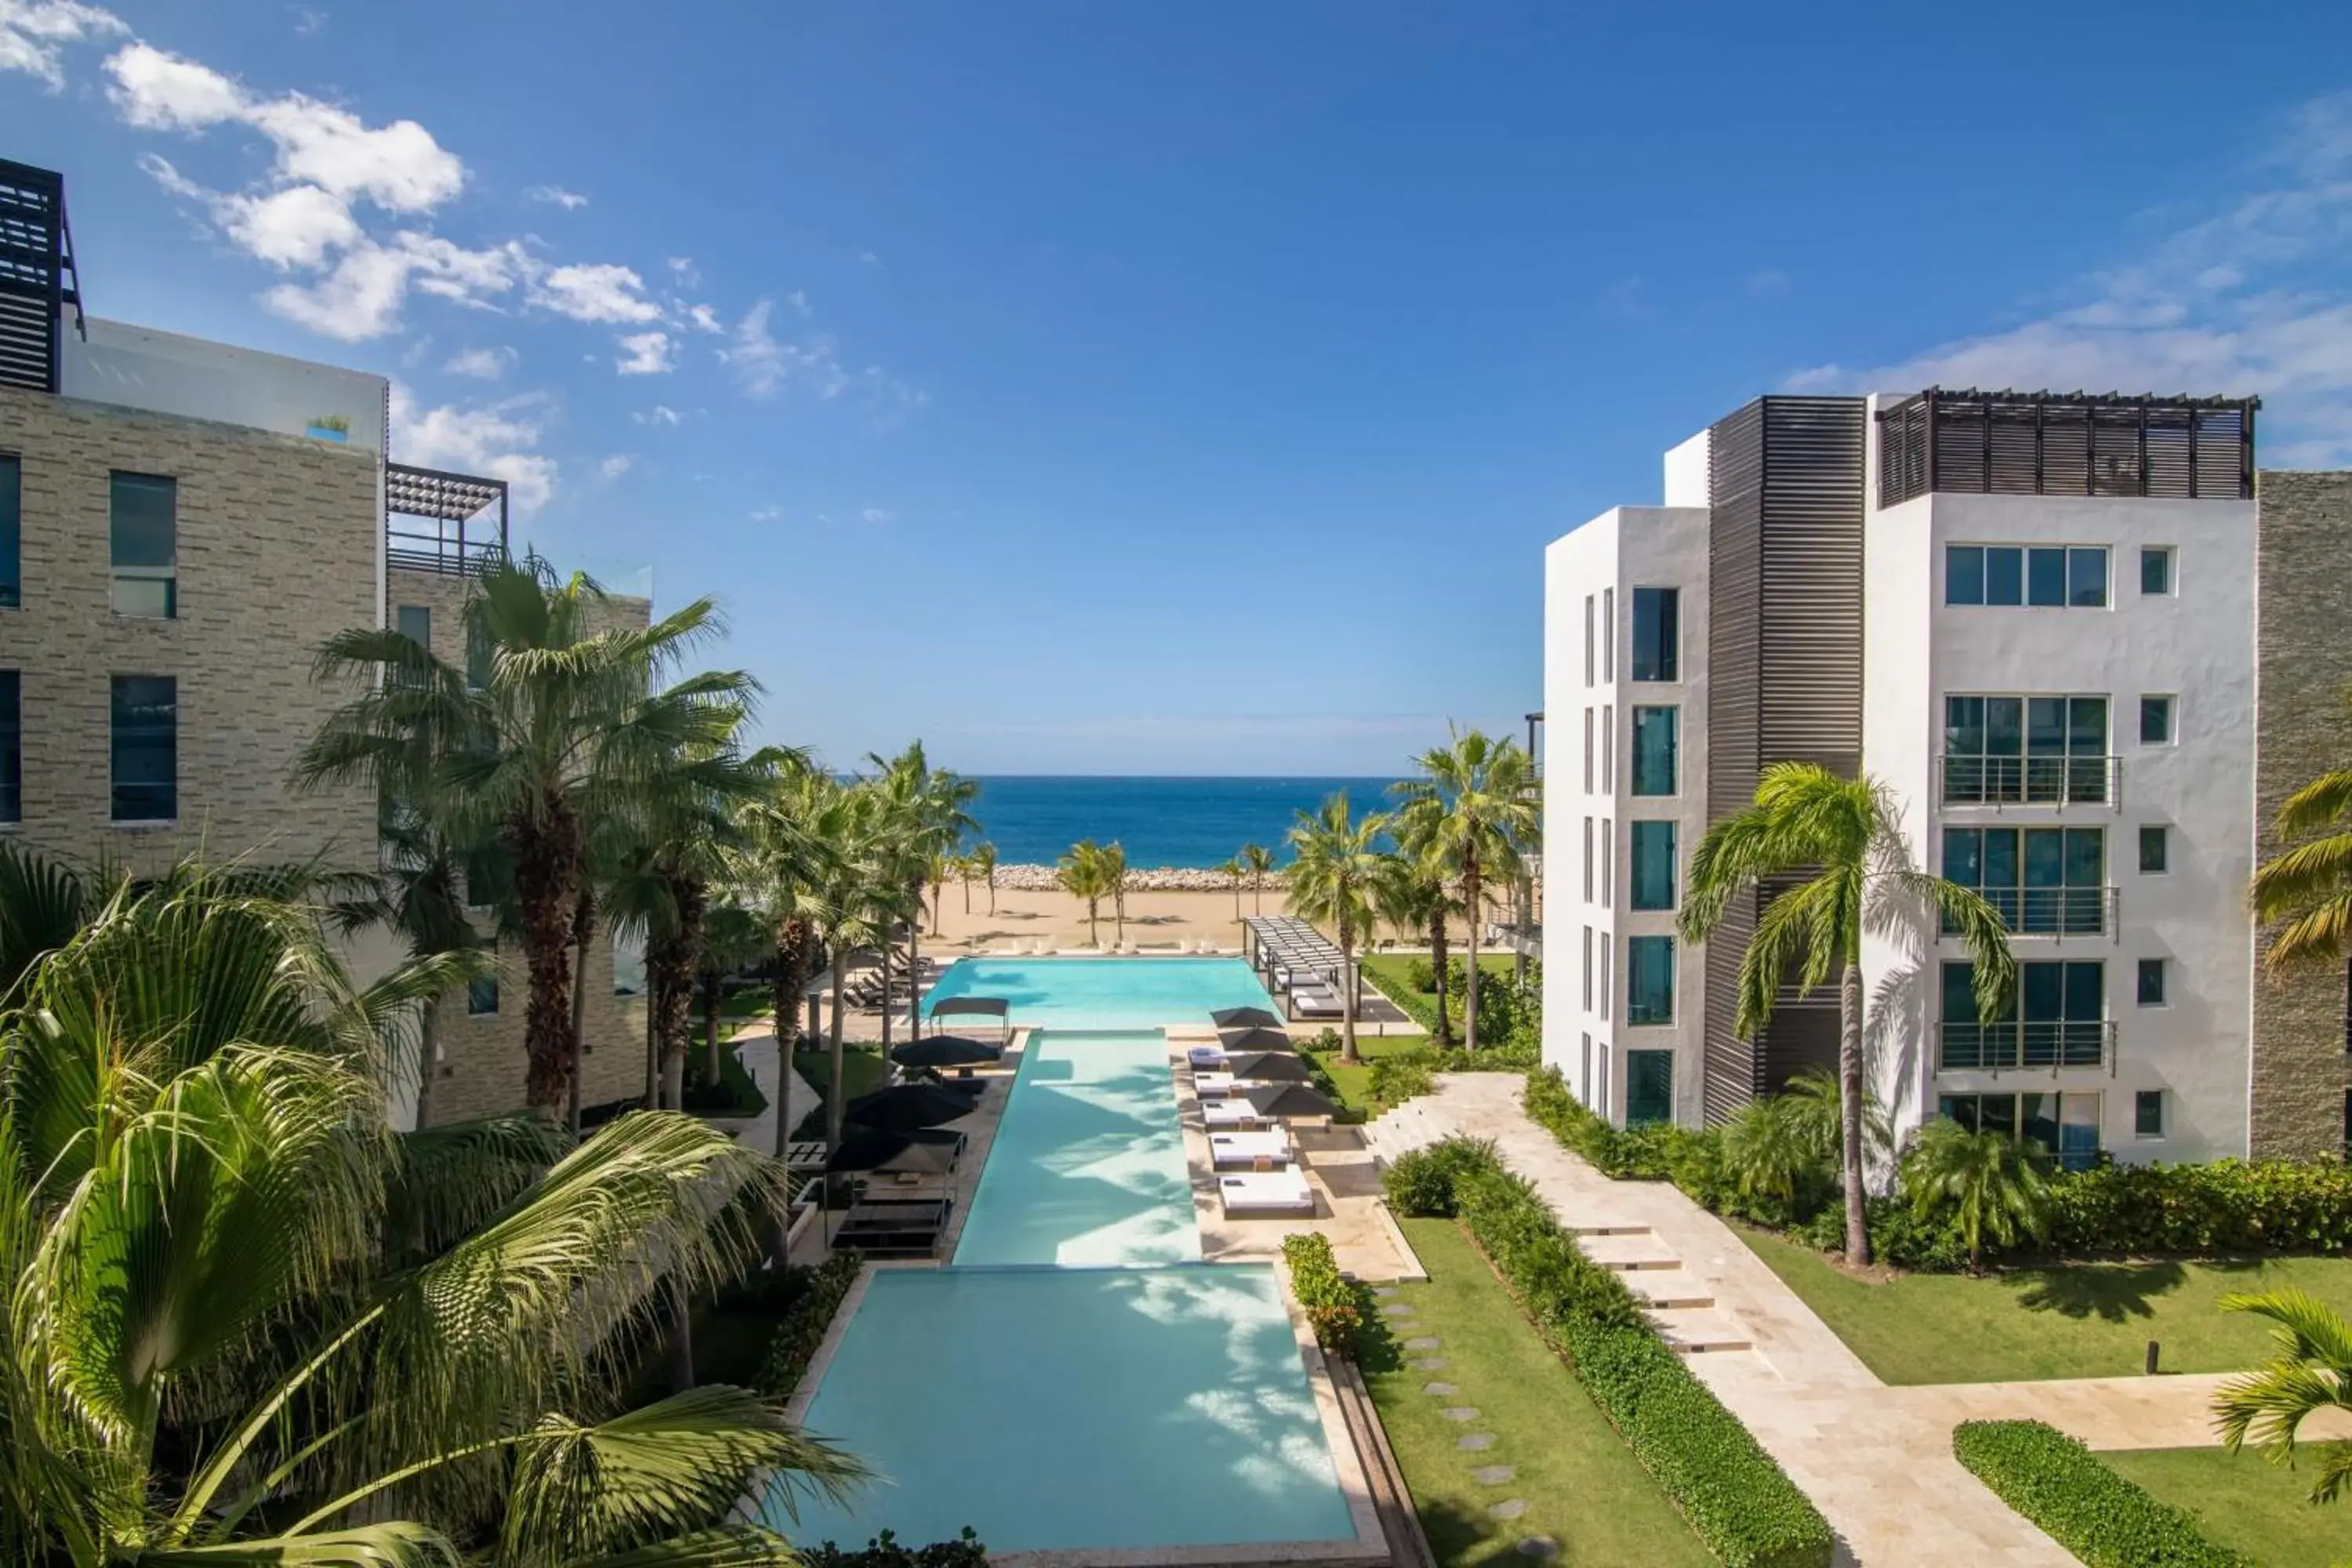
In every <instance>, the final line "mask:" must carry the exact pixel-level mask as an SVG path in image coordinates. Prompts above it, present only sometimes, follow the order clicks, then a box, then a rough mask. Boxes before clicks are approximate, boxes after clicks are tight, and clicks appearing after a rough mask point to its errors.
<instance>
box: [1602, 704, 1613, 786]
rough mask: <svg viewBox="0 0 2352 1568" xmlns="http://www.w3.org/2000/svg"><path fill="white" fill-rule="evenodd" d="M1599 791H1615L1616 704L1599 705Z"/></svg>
mask: <svg viewBox="0 0 2352 1568" xmlns="http://www.w3.org/2000/svg"><path fill="white" fill-rule="evenodd" d="M1616 793H1617V704H1615V703H1614V702H1604V703H1602V704H1601V794H1602V795H1614V794H1616Z"/></svg>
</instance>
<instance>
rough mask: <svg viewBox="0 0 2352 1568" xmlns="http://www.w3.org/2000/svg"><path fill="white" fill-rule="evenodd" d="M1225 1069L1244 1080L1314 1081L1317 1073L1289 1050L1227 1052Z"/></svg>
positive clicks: (1261, 1081) (1272, 1081) (1273, 1081)
mask: <svg viewBox="0 0 2352 1568" xmlns="http://www.w3.org/2000/svg"><path fill="white" fill-rule="evenodd" d="M1225 1070H1226V1071H1227V1072H1229V1073H1231V1074H1233V1075H1234V1078H1235V1079H1240V1080H1241V1081H1243V1082H1245V1083H1246V1082H1252V1081H1255V1082H1257V1083H1313V1082H1314V1081H1315V1074H1314V1072H1313V1070H1312V1069H1310V1068H1308V1067H1307V1064H1306V1063H1305V1062H1302V1061H1300V1060H1299V1059H1298V1058H1297V1057H1295V1056H1292V1055H1291V1054H1290V1053H1289V1052H1288V1051H1243V1052H1240V1053H1239V1054H1234V1053H1233V1052H1227V1053H1226V1055H1225Z"/></svg>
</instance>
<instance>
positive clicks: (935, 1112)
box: [844, 1083, 971, 1132]
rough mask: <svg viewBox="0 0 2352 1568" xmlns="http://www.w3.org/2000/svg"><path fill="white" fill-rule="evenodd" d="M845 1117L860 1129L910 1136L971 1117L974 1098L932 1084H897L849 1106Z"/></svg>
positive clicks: (862, 1095) (863, 1097)
mask: <svg viewBox="0 0 2352 1568" xmlns="http://www.w3.org/2000/svg"><path fill="white" fill-rule="evenodd" d="M844 1114H845V1117H846V1118H847V1119H848V1120H849V1121H855V1122H856V1123H857V1125H858V1126H860V1127H871V1128H874V1129H876V1130H877V1131H884V1132H908V1131H914V1130H916V1129H918V1128H923V1127H937V1126H940V1124H942V1123H944V1122H949V1121H955V1120H956V1119H957V1118H959V1117H963V1116H970V1115H971V1096H970V1095H968V1094H958V1093H957V1092H955V1090H953V1089H941V1088H940V1087H938V1086H937V1085H935V1084H928V1083H894V1084H892V1085H891V1086H890V1087H889V1088H888V1089H876V1090H875V1091H874V1092H873V1093H872V1094H861V1095H859V1096H858V1097H857V1098H856V1100H851V1101H850V1102H849V1104H848V1106H847V1107H846V1108H845V1111H844Z"/></svg>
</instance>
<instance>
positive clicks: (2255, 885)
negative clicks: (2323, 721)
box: [2247, 768, 2352, 974]
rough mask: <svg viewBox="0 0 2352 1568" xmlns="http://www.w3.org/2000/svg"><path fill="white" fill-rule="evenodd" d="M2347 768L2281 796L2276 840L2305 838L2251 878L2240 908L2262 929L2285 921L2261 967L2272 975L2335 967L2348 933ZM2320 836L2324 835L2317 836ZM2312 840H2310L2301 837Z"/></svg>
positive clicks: (2351, 903)
mask: <svg viewBox="0 0 2352 1568" xmlns="http://www.w3.org/2000/svg"><path fill="white" fill-rule="evenodd" d="M2347 816H2352V768H2338V769H2336V770H2335V771H2334V772H2332V773H2322V774H2320V775H2319V777H2317V778H2315V779H2314V780H2312V781H2311V783H2309V784H2305V785H2304V786H2303V788H2301V789H2299V790H2297V791H2295V792H2294V794H2293V795H2289V796H2287V798H2286V801H2285V802H2284V804H2283V805H2280V807H2279V809H2278V836H2279V837H2280V838H2281V839H2282V840H2286V841H2290V842H2291V841H2293V840H2294V839H2297V838H2307V842H2305V843H2301V844H2295V845H2294V847H2291V848H2288V849H2284V850H2282V851H2281V852H2280V853H2279V854H2278V855H2277V856H2276V857H2275V858H2273V859H2271V860H2269V861H2267V862H2265V863H2264V864H2263V866H2262V868H2260V869H2258V870H2257V871H2255V873H2254V879H2253V882H2252V885H2251V886H2250V887H2249V888H2248V889H2247V902H2248V903H2249V904H2251V905H2252V907H2253V910H2254V914H2255V917H2256V918H2257V919H2259V920H2262V921H2265V922H2268V921H2285V922H2286V923H2285V924H2284V925H2283V926H2281V927H2280V928H2279V930H2278V931H2277V932H2276V933H2275V934H2273V936H2272V938H2271V942H2270V947H2269V949H2268V950H2267V951H2266V952H2264V954H2263V963H2264V964H2265V965H2266V966H2267V967H2268V968H2269V969H2270V971H2271V973H2273V974H2279V973H2286V972H2288V971H2290V970H2293V969H2294V968H2296V967H2298V966H2303V965H2308V964H2318V963H2340V962H2341V961H2342V960H2343V957H2344V942H2345V937H2346V935H2347V933H2352V826H2347V825H2346V821H2345V819H2346V817H2347ZM2322 829H2327V830H2328V831H2326V832H2322V831H2321V830H2322ZM2314 834H2316V835H2318V837H2308V836H2310V835H2314Z"/></svg>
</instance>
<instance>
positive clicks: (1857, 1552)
mask: <svg viewBox="0 0 2352 1568" xmlns="http://www.w3.org/2000/svg"><path fill="white" fill-rule="evenodd" d="M1438 1085H1439V1088H1438V1092H1437V1093H1435V1094H1434V1095H1432V1096H1429V1097H1427V1098H1424V1099H1422V1100H1412V1101H1410V1102H1408V1103H1407V1104H1406V1105H1404V1106H1402V1107H1400V1108H1399V1109H1398V1110H1395V1111H1392V1112H1391V1113H1390V1114H1389V1115H1388V1116H1386V1117H1383V1118H1381V1121H1378V1122H1375V1123H1373V1125H1372V1127H1371V1128H1370V1130H1369V1131H1370V1134H1371V1142H1372V1145H1373V1147H1374V1149H1375V1150H1376V1152H1379V1153H1380V1154H1381V1156H1382V1157H1383V1158H1393V1157H1394V1156H1395V1155H1396V1154H1398V1153H1400V1152H1403V1151H1404V1150H1406V1149H1409V1148H1415V1147H1419V1146H1421V1145H1422V1144H1424V1143H1430V1142H1436V1141H1437V1140H1439V1139H1441V1138H1444V1137H1446V1136H1450V1135H1452V1134H1454V1133H1460V1134H1464V1135H1466V1136H1469V1137H1473V1138H1486V1139H1491V1140H1493V1141H1494V1142H1495V1144H1496V1148H1497V1149H1498V1150H1499V1151H1500V1152H1501V1154H1502V1156H1503V1159H1504V1160H1505V1162H1506V1163H1508V1164H1509V1165H1510V1166H1511V1168H1512V1169H1513V1170H1515V1171H1517V1173H1519V1174H1521V1175H1523V1176H1525V1177H1527V1178H1528V1180H1529V1181H1531V1182H1533V1183H1534V1184H1535V1185H1536V1188H1537V1190H1538V1192H1540V1193H1541V1194H1543V1196H1544V1198H1545V1199H1546V1201H1548V1202H1549V1204H1550V1205H1552V1209H1553V1212H1554V1213H1555V1214H1556V1215H1559V1220H1560V1223H1561V1224H1562V1225H1564V1226H1567V1227H1568V1228H1569V1229H1570V1230H1571V1231H1574V1232H1576V1233H1577V1234H1578V1236H1579V1238H1580V1244H1581V1245H1582V1246H1583V1247H1584V1249H1585V1251H1586V1252H1587V1253H1588V1254H1589V1255H1590V1256H1591V1257H1592V1258H1594V1259H1595V1261H1598V1262H1601V1263H1604V1264H1606V1265H1607V1266H1609V1267H1611V1268H1616V1269H1618V1270H1620V1271H1621V1272H1622V1273H1623V1274H1624V1275H1625V1279H1626V1283H1627V1284H1628V1285H1629V1286H1631V1287H1632V1288H1633V1290H1634V1292H1635V1293H1636V1294H1637V1295H1640V1296H1642V1297H1643V1298H1645V1299H1646V1300H1648V1301H1649V1302H1650V1303H1651V1310H1652V1317H1653V1318H1654V1320H1655V1321H1657V1323H1658V1325H1659V1328H1660V1330H1661V1331H1662V1332H1663V1333H1664V1335H1665V1336H1666V1338H1667V1339H1668V1340H1669V1341H1670V1342H1675V1343H1676V1344H1677V1345H1678V1346H1680V1347H1681V1348H1683V1349H1685V1351H1686V1352H1689V1353H1690V1355H1691V1367H1692V1370H1694V1371H1695V1372H1696V1373H1698V1374H1699V1376H1700V1377H1701V1378H1702V1379H1704V1380H1705V1382H1706V1384H1707V1386H1708V1387H1710V1388H1711V1389H1713V1390H1714V1391H1715V1394H1716V1396H1717V1398H1719V1399H1721V1400H1722V1401H1723V1403H1724V1404H1725V1405H1726V1406H1727V1407H1728V1408H1729V1409H1730V1410H1731V1411H1732V1412H1733V1413H1734V1414H1735V1415H1738V1417H1739V1418H1740V1420H1741V1421H1743V1422H1745V1423H1746V1424H1747V1426H1748V1430H1749V1431H1751V1432H1753V1433H1754V1434H1755V1435H1756V1438H1757V1440H1758V1441H1759V1442H1760V1443H1761V1444H1763V1446H1764V1447H1765V1448H1766V1449H1767V1450H1769V1452H1770V1453H1771V1455H1772V1457H1773V1458H1775V1459H1778V1460H1779V1461H1780V1467H1781V1468H1783V1469H1785V1470H1786V1471H1788V1473H1789V1477H1790V1479H1792V1480H1794V1481H1795V1482H1796V1483H1797V1485H1798V1486H1799V1487H1801V1489H1803V1490H1804V1492H1805V1495H1806V1496H1808V1497H1810V1498H1811V1499H1812V1500H1813V1502H1814V1504H1815V1506H1817V1507H1818V1508H1820V1510H1822V1514H1823V1515H1824V1516H1825V1517H1827V1519H1828V1520H1829V1521H1830V1525H1831V1527H1832V1529H1833V1530H1835V1531H1837V1532H1838V1535H1839V1537H1840V1538H1841V1542H1842V1548H1843V1549H1842V1551H1841V1552H1840V1556H1839V1561H1840V1562H1842V1563H1859V1564H1867V1565H1871V1568H1878V1565H1882V1564H1884V1565H1890V1568H1891V1565H1896V1564H1901V1565H1905V1568H1908V1565H1910V1564H1916V1563H2003V1564H2030V1565H2034V1568H2069V1565H2071V1564H2074V1557H2073V1556H2072V1555H2071V1554H2069V1553H2068V1552H2065V1551H2064V1550H2063V1549H2062V1548H2061V1547H2059V1546H2058V1545H2057V1543H2056V1542H2053V1541H2052V1540H2051V1539H2050V1538H2049V1537H2048V1536H2046V1535H2044V1534H2042V1532H2041V1531H2039V1530H2037V1529H2035V1528H2034V1527H2033V1526H2032V1525H2031V1524H2028V1523H2027V1522H2026V1521H2024V1520H2022V1519H2021V1518H2020V1517H2018V1515H2017V1514H2015V1513H2013V1512H2012V1511H2011V1510H2010V1509H2009V1508H2008V1507H2007V1506H2006V1505H2004V1504H2003V1503H2002V1502H2001V1501H2000V1500H1999V1499H1998V1498H1995V1497H1994V1496H1993V1495H1992V1494H1991V1493H1990V1491H1988V1490H1987V1489H1985V1488H1984V1486H1983V1485H1982V1484H1981V1483H1980V1482H1979V1481H1978V1480H1977V1479H1976V1478H1975V1477H1974V1476H1972V1475H1970V1474H1969V1472H1968V1471H1967V1470H1965V1469H1963V1468H1961V1467H1960V1464H1959V1462H1958V1460H1957V1459H1955V1458H1952V1427H1953V1426H1955V1425H1956V1424H1958V1422H1960V1421H1964V1420H1970V1419H1977V1418H1984V1417H2010V1416H2032V1417H2036V1418H2039V1419H2041V1420H2044V1421H2048V1422H2050V1423H2051V1424H2052V1425H2053V1426H2058V1427H2060V1428H2061V1429H2063V1430H2065V1431H2068V1432H2071V1433H2073V1434H2074V1436H2078V1437H2080V1438H2082V1439H2083V1440H2084V1442H2086V1443H2088V1444H2090V1445H2091V1446H2092V1447H2115V1448H2124V1447H2176V1446H2188V1445H2192V1444H2198V1443H2210V1442H2212V1441H2213V1440H2214V1438H2213V1435H2212V1431H2211V1426H2210V1415H2207V1409H2208V1406H2209V1403H2210V1399H2211V1397H2212V1390H2213V1388H2214V1386H2215V1385H2216V1384H2219V1383H2220V1381H2221V1379H2220V1378H2219V1377H2218V1376H2210V1377H2165V1378H2152V1379H2151V1378H2095V1379H2086V1380H2083V1381H2079V1382H2067V1383H2029V1384H1950V1385H1940V1386H1924V1387H1906V1388H1893V1387H1889V1386H1887V1385H1886V1384H1883V1383H1881V1382H1880V1381H1879V1380H1878V1378H1877V1377H1876V1376H1875V1375H1874V1373H1872V1372H1871V1371H1870V1369H1869V1368H1868V1367H1866V1366H1864V1364H1863V1363H1862V1361H1861V1360H1860V1358H1858V1357H1857V1356H1855V1355H1854V1353H1853V1352H1852V1351H1850V1350H1848V1349H1847V1348H1846V1347H1845V1344H1844V1342H1843V1341H1841V1340H1839V1339H1838V1337H1837V1336H1836V1335H1835V1334H1833V1333H1832V1332H1831V1331H1830V1330H1829V1327H1828V1325H1826V1324H1824V1323H1823V1322H1822V1321H1821V1319H1820V1318H1818V1317H1816V1316H1815V1315H1814V1314H1813V1311H1812V1310H1811V1308H1810V1307H1808V1306H1806V1305H1805V1303H1804V1301H1803V1300H1801V1298H1799V1297H1798V1296H1797V1294H1796V1293H1795V1292H1794V1291H1792V1290H1790V1289H1789V1288H1788V1286H1786V1285H1785V1284H1783V1283H1782V1282H1781V1280H1780V1276H1779V1275H1777V1274H1775V1273H1773V1272H1772V1270H1771V1269H1770V1268H1767V1267H1766V1266H1765V1264H1764V1263H1763V1261H1762V1260H1761V1259H1760V1258H1757V1256H1756V1255H1755V1254H1754V1253H1752V1252H1750V1251H1749V1250H1748V1248H1747V1247H1746V1246H1744V1245H1743V1244H1742V1243H1741V1242H1740V1240H1739V1238H1738V1237H1736V1236H1734V1235H1733V1234H1732V1233H1731V1231H1730V1230H1729V1229H1728V1228H1727V1226H1725V1225H1724V1224H1723V1222H1722V1221H1721V1220H1719V1219H1717V1218H1716V1217H1715V1216H1714V1215H1710V1214H1708V1213H1707V1212H1706V1210H1704V1209H1702V1208H1700V1207H1699V1206H1698V1205H1696V1204H1694V1203H1692V1202H1691V1201H1690V1200H1689V1199H1688V1198H1686V1197H1685V1196H1684V1195H1683V1194H1681V1193H1680V1192H1678V1191H1676V1190H1675V1188H1674V1187H1673V1186H1672V1185H1671V1184H1668V1183H1664V1182H1615V1181H1612V1180H1610V1179H1609V1178H1608V1177H1606V1176H1603V1175H1601V1173H1599V1172H1597V1171H1595V1170H1594V1169H1593V1168H1592V1167H1591V1165H1589V1164H1587V1163H1585V1162H1584V1161H1582V1160H1580V1159H1579V1158H1577V1157H1576V1156H1575V1155H1573V1154H1571V1153H1570V1152H1568V1151H1567V1150H1565V1149H1563V1148H1561V1147H1560V1146H1559V1142H1558V1141H1557V1140H1555V1139H1554V1138H1553V1137H1552V1136H1551V1134H1550V1133H1549V1132H1547V1131H1544V1130H1543V1129H1542V1128H1540V1127H1538V1126H1537V1125H1536V1124H1535V1123H1534V1122H1532V1121H1528V1118H1527V1115H1526V1113H1525V1112H1524V1111H1523V1110H1521V1109H1520V1106H1519V1092H1520V1080H1519V1079H1517V1077H1516V1076H1514V1075H1511V1074H1507V1073H1455V1074H1448V1075H1446V1076H1444V1077H1442V1078H1440V1079H1438Z"/></svg>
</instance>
